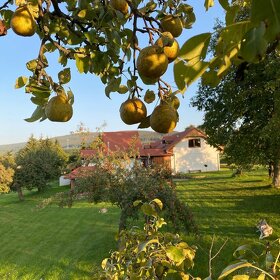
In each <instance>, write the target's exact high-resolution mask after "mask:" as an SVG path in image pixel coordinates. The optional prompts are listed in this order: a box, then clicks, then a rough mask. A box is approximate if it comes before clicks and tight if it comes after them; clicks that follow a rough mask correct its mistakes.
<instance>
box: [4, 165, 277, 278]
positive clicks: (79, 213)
mask: <svg viewBox="0 0 280 280" xmlns="http://www.w3.org/2000/svg"><path fill="white" fill-rule="evenodd" d="M231 175H232V172H231V171H229V170H227V171H221V172H213V173H199V174H192V175H191V176H192V178H190V179H186V180H183V181H182V180H180V181H178V182H176V184H177V191H178V195H179V197H180V199H182V200H183V201H185V202H186V203H188V205H189V206H190V207H191V209H192V211H193V213H194V217H195V220H196V222H197V225H198V228H199V234H198V236H193V235H188V234H182V233H181V234H182V235H183V237H184V238H186V240H187V241H188V243H189V244H194V245H197V247H198V250H197V256H196V260H195V267H194V269H193V271H192V274H193V275H194V276H200V277H206V276H208V255H209V248H210V246H211V240H212V238H213V236H215V242H214V247H213V254H215V253H216V251H217V250H218V248H219V247H220V246H221V245H222V244H223V242H224V241H225V240H226V239H228V241H227V243H226V245H225V247H224V248H223V250H222V252H221V253H220V254H219V256H218V257H217V258H215V259H214V261H213V266H214V270H213V276H214V277H213V279H216V278H215V277H217V275H218V274H219V272H221V270H222V268H223V267H224V266H225V265H226V264H227V263H229V262H230V261H231V259H232V257H231V256H232V252H233V251H234V249H235V248H236V247H237V246H238V245H241V244H244V243H248V242H253V241H257V240H258V233H257V232H256V227H255V226H256V223H257V222H258V220H259V219H260V218H265V219H267V221H268V222H269V224H271V225H272V226H273V228H274V232H273V236H271V237H269V238H268V240H273V239H275V238H277V237H278V236H280V215H279V214H280V190H276V189H272V188H271V187H270V180H269V179H268V178H267V174H266V172H265V171H264V170H256V171H254V172H247V173H245V174H244V175H243V176H241V177H235V178H233V177H232V176H231ZM66 189H67V188H65V187H64V188H59V187H53V188H52V189H51V190H49V191H47V192H46V193H44V194H43V195H42V194H37V193H36V192H26V193H25V201H24V202H19V201H18V199H17V196H16V194H14V193H11V194H8V195H1V196H0V237H1V238H0V279H4V280H5V279H9V280H15V279H17V280H18V279H20V280H37V279H38V280H39V279H41V280H64V279H65V280H66V279H67V280H72V279H77V280H80V279H85V280H89V279H98V276H97V272H98V270H99V269H100V263H101V260H102V259H104V258H105V257H107V256H108V255H109V251H110V250H114V249H115V248H116V242H115V240H114V237H115V234H116V232H117V228H118V218H119V209H118V208H117V207H114V206H111V205H109V204H105V203H102V204H98V205H94V204H89V203H87V202H82V201H79V202H76V203H75V204H74V206H73V207H72V208H58V207H57V206H56V205H51V206H47V207H46V208H44V209H40V210H38V209H37V207H36V206H37V205H38V204H39V203H40V201H42V200H43V199H44V198H46V197H49V196H50V195H52V194H54V193H55V192H58V191H64V190H66ZM102 207H107V208H108V212H107V213H106V214H101V213H99V210H100V208H102Z"/></svg>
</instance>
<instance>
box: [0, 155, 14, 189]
mask: <svg viewBox="0 0 280 280" xmlns="http://www.w3.org/2000/svg"><path fill="white" fill-rule="evenodd" d="M14 168H15V160H14V156H13V154H12V153H10V152H8V153H6V154H5V155H1V156H0V193H7V192H9V191H10V186H11V184H12V182H13V176H14Z"/></svg>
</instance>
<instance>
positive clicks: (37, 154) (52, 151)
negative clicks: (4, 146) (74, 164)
mask: <svg viewBox="0 0 280 280" xmlns="http://www.w3.org/2000/svg"><path fill="white" fill-rule="evenodd" d="M66 160H67V155H66V153H65V152H64V151H63V149H62V148H61V146H60V145H59V143H58V142H57V141H52V140H50V139H42V138H41V139H39V140H37V139H35V138H34V137H30V138H29V140H28V142H27V143H26V145H25V147H24V148H22V149H21V150H20V151H19V152H18V153H17V154H16V164H17V168H16V170H15V176H14V183H13V186H14V188H15V189H17V190H18V189H23V188H26V189H28V190H31V189H37V190H38V191H43V190H44V189H45V188H46V187H47V183H48V182H49V181H50V180H52V179H58V177H59V175H60V174H61V171H62V167H64V165H65V163H66Z"/></svg>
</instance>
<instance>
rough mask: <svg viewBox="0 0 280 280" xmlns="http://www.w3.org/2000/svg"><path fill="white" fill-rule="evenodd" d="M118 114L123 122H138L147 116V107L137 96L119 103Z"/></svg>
mask: <svg viewBox="0 0 280 280" xmlns="http://www.w3.org/2000/svg"><path fill="white" fill-rule="evenodd" d="M120 116H121V119H122V121H123V122H124V123H125V124H129V125H131V124H136V123H140V122H141V121H142V120H143V119H144V118H146V116H147V108H146V106H145V104H144V103H143V102H142V100H140V99H139V98H133V99H128V100H126V101H125V102H123V103H122V104H121V107H120Z"/></svg>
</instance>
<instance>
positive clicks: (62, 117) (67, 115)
mask: <svg viewBox="0 0 280 280" xmlns="http://www.w3.org/2000/svg"><path fill="white" fill-rule="evenodd" d="M45 114H46V116H47V118H48V119H49V120H50V121H53V122H67V121H69V120H70V119H71V118H72V116H73V108H72V105H71V104H69V102H68V100H67V98H66V97H64V96H62V95H57V96H54V97H52V98H51V99H50V100H49V102H48V104H47V105H46V107H45Z"/></svg>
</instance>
